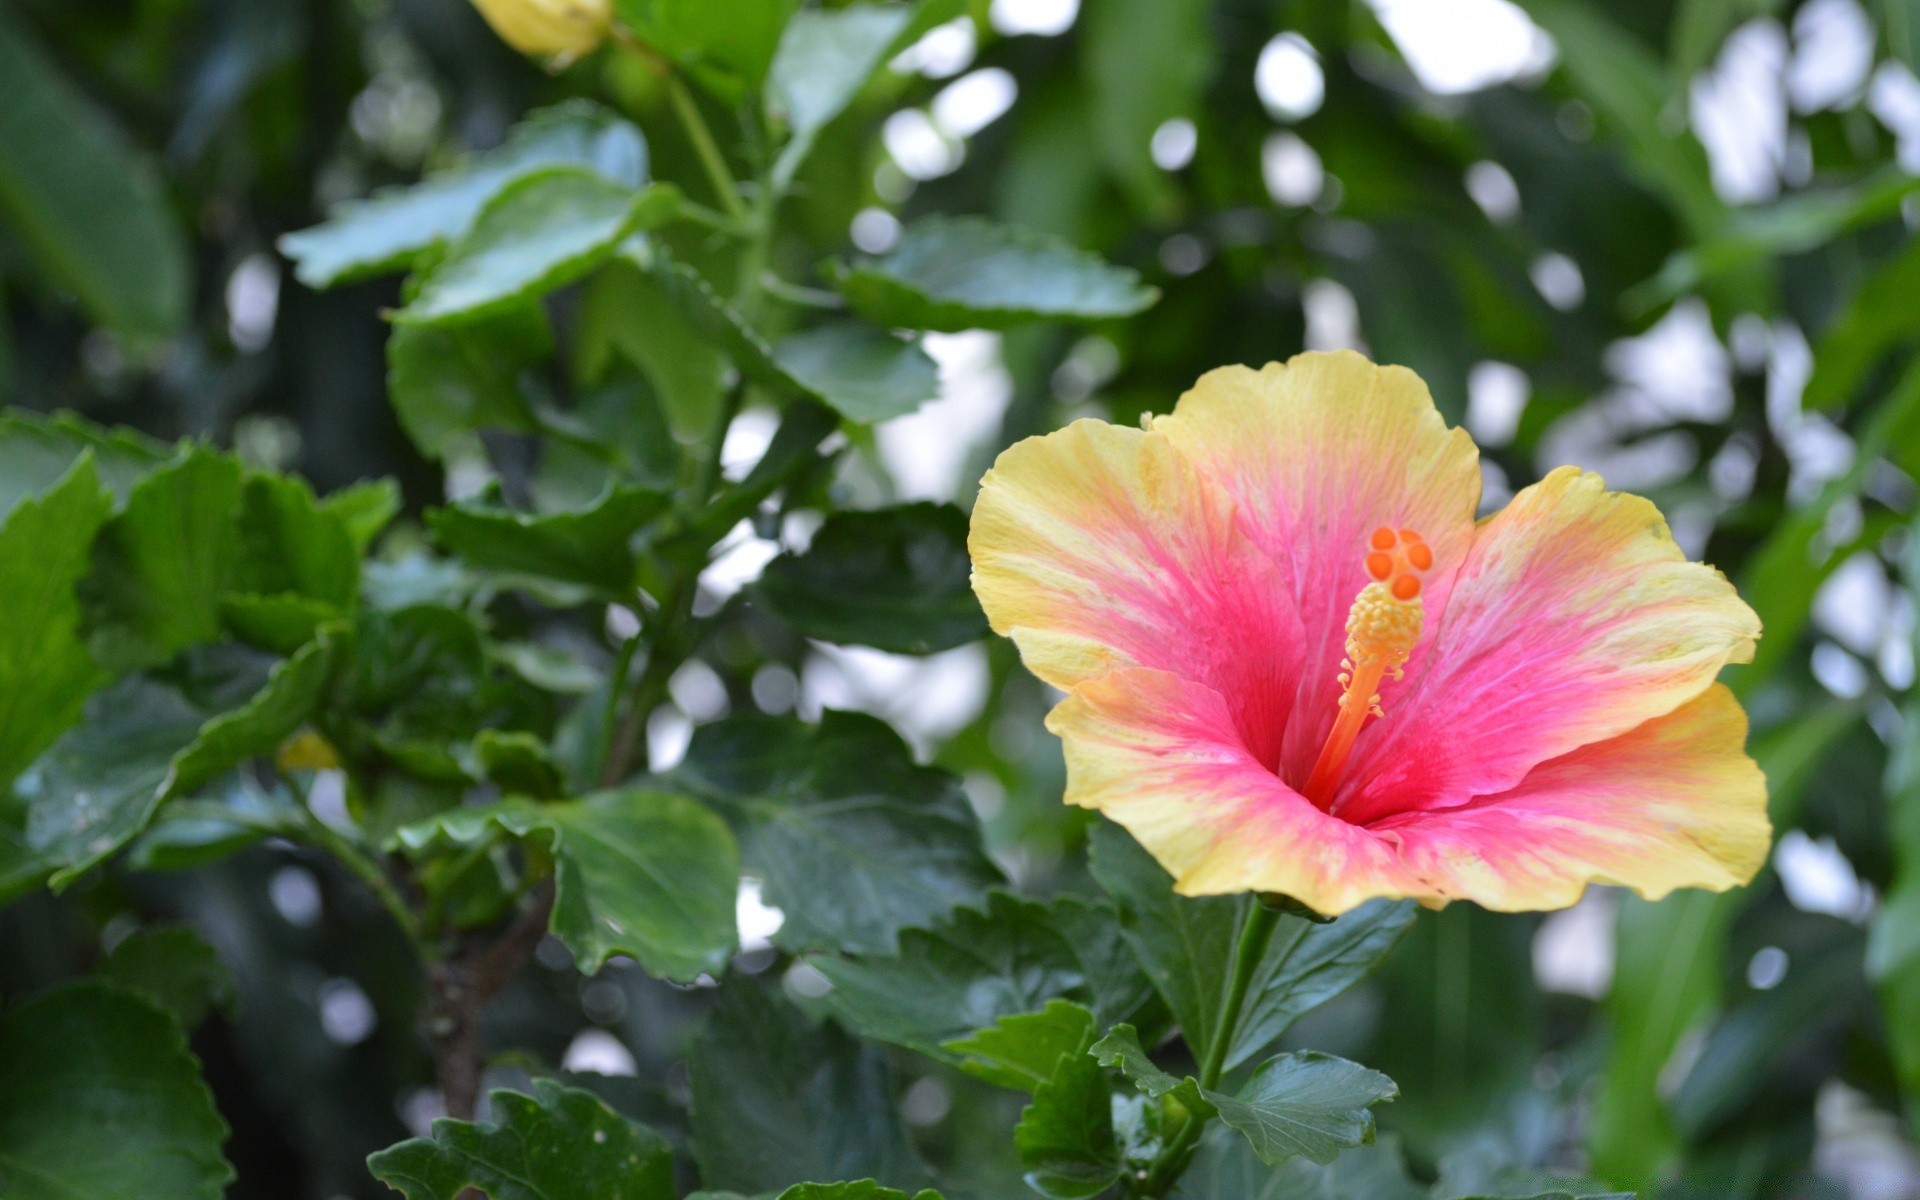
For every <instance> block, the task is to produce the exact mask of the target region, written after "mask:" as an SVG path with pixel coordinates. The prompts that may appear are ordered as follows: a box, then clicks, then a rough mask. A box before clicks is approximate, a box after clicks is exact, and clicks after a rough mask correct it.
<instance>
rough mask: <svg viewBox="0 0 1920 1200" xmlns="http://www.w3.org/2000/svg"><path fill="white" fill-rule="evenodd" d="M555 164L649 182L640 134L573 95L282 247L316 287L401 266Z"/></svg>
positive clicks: (345, 208) (619, 180)
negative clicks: (476, 153)
mask: <svg viewBox="0 0 1920 1200" xmlns="http://www.w3.org/2000/svg"><path fill="white" fill-rule="evenodd" d="M556 163H572V164H577V165H579V166H583V167H587V168H589V169H591V170H593V171H595V172H596V173H598V174H599V175H600V176H601V177H602V178H603V179H606V180H607V181H609V182H611V183H616V184H621V185H624V186H626V187H629V188H638V187H640V186H642V185H643V184H645V183H646V182H647V144H646V141H645V139H643V138H642V137H641V136H640V131H639V130H638V129H636V128H634V127H633V125H631V124H630V123H628V122H627V121H625V120H622V119H621V118H619V117H617V116H615V115H613V114H612V113H610V112H608V111H607V110H605V109H603V108H601V107H600V106H598V105H596V104H592V103H590V102H587V101H582V100H573V101H569V102H568V103H566V104H562V105H558V106H556V107H554V108H549V109H545V110H542V111H540V112H537V113H534V114H533V115H532V116H530V117H528V118H527V119H526V120H525V121H522V122H521V123H520V125H519V126H518V127H517V128H516V129H515V130H514V132H513V136H512V137H511V138H509V139H508V141H507V144H506V145H504V146H502V147H500V148H499V149H498V150H495V151H493V152H492V153H490V154H485V155H482V156H480V157H478V158H476V159H474V160H473V161H472V162H470V163H468V164H466V165H465V166H462V167H460V168H457V169H455V170H452V171H448V172H445V173H443V174H440V175H436V176H433V177H431V178H429V179H428V180H426V181H425V182H424V183H420V184H417V185H415V186H413V187H410V188H401V189H395V190H393V191H389V192H384V193H382V194H380V195H378V196H375V197H374V198H372V199H371V200H359V201H354V202H352V203H348V204H343V205H341V206H340V207H339V208H337V209H336V210H334V214H333V216H332V218H331V219H330V220H328V221H327V222H326V224H324V225H316V226H314V227H313V228H311V229H303V230H301V231H300V232H298V233H290V234H288V235H286V236H285V237H283V238H281V239H280V252H281V253H282V254H285V255H286V256H287V257H288V258H291V259H293V260H294V263H295V273H296V274H297V275H298V276H299V277H300V281H301V282H302V283H304V284H306V285H307V286H308V287H313V288H326V287H332V286H333V285H334V284H337V283H345V282H347V281H349V280H352V279H357V278H361V277H363V276H366V275H373V274H378V273H380V272H383V271H394V270H400V269H402V268H405V267H407V266H410V265H412V263H413V261H414V259H415V256H416V255H418V254H419V253H420V252H421V251H423V250H426V249H428V248H429V247H432V246H435V245H438V244H441V243H445V242H452V241H455V240H457V239H458V238H460V237H463V236H464V235H465V234H466V233H467V231H468V229H469V228H470V227H471V226H472V225H473V222H474V218H475V217H477V216H479V214H480V210H481V209H483V208H485V207H486V206H487V203H488V201H490V200H492V199H493V198H494V197H495V196H496V195H498V194H499V193H500V191H501V190H502V189H503V188H505V187H506V186H507V185H508V184H510V183H512V182H513V181H514V180H516V179H519V178H520V177H522V176H524V175H526V174H529V173H531V172H534V171H538V170H541V169H543V168H545V167H547V166H550V165H552V164H556Z"/></svg>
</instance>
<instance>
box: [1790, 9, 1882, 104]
mask: <svg viewBox="0 0 1920 1200" xmlns="http://www.w3.org/2000/svg"><path fill="white" fill-rule="evenodd" d="M1872 70H1873V23H1872V22H1871V21H1870V20H1868V19H1867V13H1866V10H1865V9H1863V8H1861V7H1860V5H1859V4H1857V3H1855V0H1811V2H1810V3H1808V4H1806V5H1803V6H1802V7H1801V9H1800V11H1799V12H1797V13H1795V14H1794V17H1793V61H1792V62H1791V63H1789V64H1788V66H1787V95H1788V96H1789V97H1790V98H1791V99H1792V100H1793V107H1794V109H1795V111H1798V112H1803V113H1810V112H1819V111H1820V110H1822V109H1829V108H1846V107H1850V106H1851V105H1852V104H1853V102H1854V101H1855V100H1857V99H1858V98H1859V96H1860V89H1861V88H1862V87H1864V86H1865V84H1866V82H1867V75H1868V74H1869V73H1870V72H1871V71H1872Z"/></svg>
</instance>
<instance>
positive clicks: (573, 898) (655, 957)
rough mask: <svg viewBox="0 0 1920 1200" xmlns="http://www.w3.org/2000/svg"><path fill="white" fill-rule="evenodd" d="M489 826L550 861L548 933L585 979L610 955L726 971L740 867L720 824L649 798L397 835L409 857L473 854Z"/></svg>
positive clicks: (658, 968)
mask: <svg viewBox="0 0 1920 1200" xmlns="http://www.w3.org/2000/svg"><path fill="white" fill-rule="evenodd" d="M495 828H497V829H498V830H500V831H501V832H504V833H506V834H508V835H510V836H512V837H516V838H523V839H535V840H538V841H539V842H541V843H542V844H544V845H545V846H546V847H547V848H548V849H549V850H550V851H551V852H552V854H553V855H554V857H555V859H556V866H555V873H556V875H557V877H558V881H559V891H558V894H557V896H556V899H555V902H554V908H553V931H554V933H556V934H558V935H559V936H560V938H561V940H563V941H565V942H566V943H567V946H568V948H569V949H571V950H572V951H573V955H574V961H575V962H576V963H577V964H578V965H579V967H580V970H581V971H583V972H585V973H587V974H592V973H594V972H596V971H598V970H599V969H600V968H601V966H602V965H604V964H605V963H606V961H607V959H609V958H611V957H612V956H613V955H615V954H630V955H632V956H633V957H634V958H635V959H636V960H638V961H639V963H640V965H641V966H643V967H645V968H646V969H647V970H648V971H649V972H651V973H653V974H655V975H658V976H662V977H664V978H667V979H674V980H679V981H682V982H691V981H692V980H693V979H695V978H697V977H698V976H700V975H702V974H715V975H717V974H719V973H720V972H721V971H722V970H723V969H724V968H725V967H726V963H727V957H728V955H730V954H731V953H732V952H733V946H734V901H735V897H736V894H737V892H738V890H739V881H740V866H739V858H738V853H737V851H736V850H735V849H734V844H733V838H732V836H731V835H730V834H729V833H728V832H727V827H726V825H725V823H723V822H722V821H721V820H720V818H719V817H717V816H715V815H714V814H713V813H712V812H710V811H708V810H707V809H706V808H705V807H704V806H703V805H701V804H699V803H698V802H696V801H693V800H688V799H686V798H685V797H683V796H675V795H670V794H668V793H664V792H647V791H614V792H598V793H595V794H594V795H591V796H587V797H585V798H583V799H580V800H571V801H566V802H563V803H553V804H541V803H537V802H534V801H531V800H521V799H510V800H503V801H501V802H499V803H497V804H491V805H487V806H485V807H481V808H463V809H457V810H455V811H453V812H450V813H447V814H445V815H443V816H441V817H439V818H436V819H435V820H434V821H432V822H429V823H428V824H426V825H421V826H411V827H408V828H406V829H402V830H401V831H400V833H399V842H400V844H401V845H403V846H406V847H408V848H410V849H415V850H419V849H423V848H426V847H429V846H432V845H433V844H435V843H436V842H439V841H441V840H443V839H444V840H446V841H450V842H453V843H455V844H460V845H472V844H475V843H478V842H481V841H484V840H485V839H487V838H489V837H491V836H492V832H493V829H495Z"/></svg>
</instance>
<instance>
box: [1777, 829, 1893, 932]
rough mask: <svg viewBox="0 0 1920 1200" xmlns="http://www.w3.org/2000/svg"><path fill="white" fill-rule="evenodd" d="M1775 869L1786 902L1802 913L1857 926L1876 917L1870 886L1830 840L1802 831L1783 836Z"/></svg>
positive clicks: (1792, 830)
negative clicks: (1785, 894)
mask: <svg viewBox="0 0 1920 1200" xmlns="http://www.w3.org/2000/svg"><path fill="white" fill-rule="evenodd" d="M1773 867H1774V870H1776V871H1778V872H1780V886H1781V887H1782V888H1784V889H1786V893H1787V900H1788V901H1789V902H1790V903H1791V904H1792V905H1793V906H1794V907H1795V908H1797V909H1799V910H1800V911H1801V912H1812V913H1826V914H1827V915H1829V916H1834V917H1844V918H1845V919H1847V920H1849V921H1853V922H1855V923H1856V924H1858V923H1861V922H1864V921H1865V920H1866V919H1867V918H1868V917H1869V916H1871V915H1872V913H1873V908H1874V895H1873V888H1872V886H1871V885H1870V884H1867V883H1864V882H1862V881H1861V879H1860V876H1859V874H1858V873H1857V872H1855V871H1854V869H1853V864H1852V863H1851V862H1848V861H1847V856H1846V855H1844V854H1842V853H1841V852H1840V848H1839V847H1838V846H1836V845H1835V844H1834V841H1833V839H1832V838H1830V837H1823V838H1819V839H1817V840H1816V839H1814V838H1811V837H1808V836H1807V835H1806V833H1805V832H1804V831H1802V830H1799V829H1789V830H1787V832H1786V833H1784V834H1782V835H1780V841H1779V844H1778V845H1776V846H1775V847H1774V848H1773Z"/></svg>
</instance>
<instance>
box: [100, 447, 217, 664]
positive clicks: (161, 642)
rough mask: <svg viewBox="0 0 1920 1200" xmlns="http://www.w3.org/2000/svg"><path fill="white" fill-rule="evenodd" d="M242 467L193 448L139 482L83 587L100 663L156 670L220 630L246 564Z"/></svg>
mask: <svg viewBox="0 0 1920 1200" xmlns="http://www.w3.org/2000/svg"><path fill="white" fill-rule="evenodd" d="M240 485H241V480H240V464H239V463H238V462H236V461H235V460H233V459H231V458H228V457H227V456H226V455H223V454H219V453H216V452H214V451H212V450H207V449H204V448H201V447H193V448H192V449H190V450H188V451H187V453H186V454H185V455H184V456H182V457H181V458H178V459H176V460H175V461H173V462H171V463H168V464H167V465H166V466H164V467H161V468H160V469H158V470H156V471H154V472H153V473H152V474H150V475H148V476H147V477H146V478H144V479H142V480H140V482H138V483H136V484H135V485H134V486H133V490H132V491H131V492H130V493H129V494H128V496H127V505H126V508H125V509H124V510H123V511H121V512H120V513H119V514H118V515H116V516H115V517H113V519H111V520H110V521H108V522H107V524H106V526H105V527H104V528H103V529H102V530H101V532H100V537H99V540H98V541H96V542H95V543H94V546H93V567H92V570H91V571H90V572H89V574H88V575H87V576H86V578H85V579H83V580H82V581H81V584H80V596H81V600H82V603H83V605H84V606H85V609H86V614H87V619H86V628H87V637H88V641H89V643H90V644H91V645H92V647H93V652H94V657H95V658H96V659H98V660H99V661H100V662H101V664H102V665H104V666H107V667H108V668H110V669H121V670H124V669H127V668H132V667H150V666H156V665H158V664H160V663H163V662H165V661H167V660H168V659H170V658H172V657H173V656H174V655H175V654H177V653H178V652H179V651H181V650H183V649H185V648H186V647H188V646H191V645H194V644H195V643H198V642H206V641H211V640H213V639H214V638H216V637H218V636H219V634H220V599H221V597H222V596H223V595H224V594H225V593H226V592H227V590H228V589H229V587H230V586H231V584H232V582H233V579H234V572H235V569H236V567H237V565H238V563H239V559H240V551H241V547H240V535H239V526H238V524H237V517H238V515H239V511H240V495H241V486H240Z"/></svg>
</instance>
